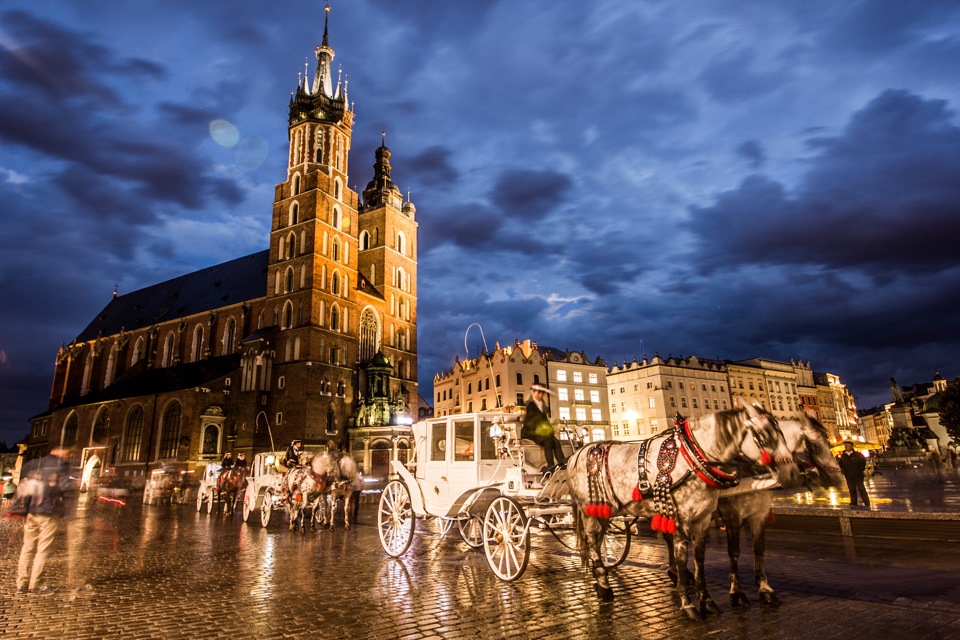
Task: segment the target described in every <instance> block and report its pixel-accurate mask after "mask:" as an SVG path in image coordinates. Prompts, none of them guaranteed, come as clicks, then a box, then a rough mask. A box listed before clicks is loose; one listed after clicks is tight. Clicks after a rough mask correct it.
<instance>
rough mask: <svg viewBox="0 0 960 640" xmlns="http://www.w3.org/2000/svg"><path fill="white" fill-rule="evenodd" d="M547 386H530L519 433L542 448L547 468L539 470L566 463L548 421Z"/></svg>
mask: <svg viewBox="0 0 960 640" xmlns="http://www.w3.org/2000/svg"><path fill="white" fill-rule="evenodd" d="M547 393H548V391H547V388H546V387H542V386H540V385H539V384H535V385H532V386H531V387H530V400H528V401H527V406H526V411H525V412H524V414H523V428H522V429H521V432H520V435H521V436H522V437H524V438H528V439H530V440H533V441H534V442H536V443H537V444H538V445H540V446H541V447H542V448H543V455H544V457H545V458H546V460H547V468H546V469H541V471H554V470H556V469H557V468H559V467H562V466H563V465H565V464H566V463H567V459H566V457H564V455H563V449H561V448H560V440H558V439H557V436H556V435H554V433H553V425H552V424H551V423H550V408H549V407H548V406H547V403H546V397H547Z"/></svg>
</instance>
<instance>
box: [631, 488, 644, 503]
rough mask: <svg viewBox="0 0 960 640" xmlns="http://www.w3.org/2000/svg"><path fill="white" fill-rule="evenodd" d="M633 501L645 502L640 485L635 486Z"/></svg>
mask: <svg viewBox="0 0 960 640" xmlns="http://www.w3.org/2000/svg"><path fill="white" fill-rule="evenodd" d="M633 501H634V502H643V495H641V493H640V487H634V488H633Z"/></svg>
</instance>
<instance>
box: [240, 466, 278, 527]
mask: <svg viewBox="0 0 960 640" xmlns="http://www.w3.org/2000/svg"><path fill="white" fill-rule="evenodd" d="M282 456H283V454H282V453H279V452H272V453H271V452H266V453H258V454H257V455H255V456H253V463H252V464H251V465H250V475H249V476H248V477H247V488H246V490H245V491H244V493H243V510H242V514H243V521H244V522H247V521H248V520H249V519H250V515H251V514H253V513H259V514H260V524H261V525H263V526H264V527H266V526H267V525H268V524H270V518H271V516H272V515H273V512H274V510H275V509H278V508H282V506H283V504H284V499H283V496H282V494H281V488H282V486H283V473H281V472H280V471H279V470H278V469H277V460H279V459H280V458H281V457H282Z"/></svg>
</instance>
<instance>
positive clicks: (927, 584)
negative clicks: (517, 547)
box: [0, 498, 960, 640]
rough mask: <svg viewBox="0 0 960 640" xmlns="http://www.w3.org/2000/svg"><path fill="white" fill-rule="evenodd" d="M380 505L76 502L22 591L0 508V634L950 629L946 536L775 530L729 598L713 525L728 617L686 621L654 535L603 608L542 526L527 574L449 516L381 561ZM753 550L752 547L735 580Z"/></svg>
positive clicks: (719, 587) (687, 634) (740, 635)
mask: <svg viewBox="0 0 960 640" xmlns="http://www.w3.org/2000/svg"><path fill="white" fill-rule="evenodd" d="M374 514H375V507H374V505H372V504H366V505H363V508H362V511H361V523H360V525H359V526H356V527H354V528H353V529H352V530H350V531H344V530H342V529H340V530H335V531H318V532H311V531H309V530H308V531H307V532H306V533H305V534H302V535H301V534H299V533H292V532H290V531H288V530H287V529H286V526H285V517H283V516H280V517H276V515H275V518H274V521H273V522H272V523H271V524H270V527H269V528H267V529H264V528H262V527H261V526H260V523H259V522H254V521H253V520H252V519H251V521H250V522H249V523H246V524H244V523H242V522H241V519H240V516H239V515H237V516H235V517H234V518H232V519H225V518H224V517H222V516H217V515H212V516H211V515H207V514H206V513H202V514H201V513H197V512H196V511H195V510H193V509H192V508H190V507H188V506H144V505H141V504H139V503H137V502H135V501H131V503H130V504H129V505H127V506H123V507H119V506H116V505H110V504H108V503H105V502H101V501H97V500H93V499H90V498H83V499H82V500H81V504H80V505H79V506H78V510H77V513H76V515H75V516H74V517H73V518H71V519H70V520H69V521H68V525H67V527H66V528H65V531H64V532H62V535H61V536H60V538H59V540H58V542H57V545H56V549H57V555H56V557H55V558H54V559H53V560H52V562H51V563H50V564H49V565H48V570H47V571H48V573H47V578H48V582H49V583H51V584H52V585H54V586H55V587H57V590H56V591H55V593H54V594H53V595H33V594H19V593H15V591H14V573H15V567H16V560H17V554H18V551H19V544H20V532H19V523H18V522H16V521H13V520H9V519H0V523H2V524H0V526H2V530H0V543H2V548H3V553H2V557H0V569H2V575H3V576H4V577H3V580H2V585H0V603H2V613H0V636H3V637H4V638H10V639H13V638H63V639H68V640H72V639H84V638H268V639H269V638H330V639H334V638H337V639H339V638H410V639H419V638H444V639H446V638H485V639H491V638H516V639H527V638H530V639H532V638H617V639H620V638H623V639H627V638H655V639H658V640H660V639H666V638H669V639H673V638H678V639H688V638H689V639H694V638H696V639H701V638H737V639H744V640H750V639H755V638H756V639H760V638H817V640H831V639H842V640H853V639H855V638H870V639H871V640H876V639H877V638H897V637H904V638H910V640H924V639H928V638H929V639H932V638H960V581H958V580H957V577H958V576H957V572H958V571H960V545H956V544H953V545H951V544H931V543H922V542H919V543H913V542H911V543H909V547H906V546H904V543H892V542H876V541H874V542H867V543H864V542H861V541H859V540H857V541H853V540H852V539H849V538H846V539H843V538H837V537H832V538H830V539H820V538H817V537H815V536H813V535H806V534H787V533H778V534H776V535H773V536H771V537H770V539H769V540H768V548H769V551H768V568H769V573H770V576H771V579H772V581H773V583H774V586H775V587H776V588H777V590H778V593H779V595H780V598H781V600H782V603H783V604H782V606H781V607H779V608H776V609H771V608H764V607H761V606H760V605H759V604H754V605H753V606H752V607H750V608H747V609H743V610H732V609H731V608H730V607H729V605H728V603H727V598H726V595H725V591H726V554H725V551H724V549H725V547H724V545H723V544H722V542H721V539H720V535H719V532H718V531H716V530H714V531H712V533H711V541H710V543H709V549H708V554H707V556H708V575H707V577H708V584H709V587H710V589H711V593H712V594H713V596H714V598H715V599H716V600H717V602H718V603H719V604H720V605H721V606H722V607H723V608H724V613H723V614H721V615H720V616H714V617H712V618H710V619H708V620H706V621H703V622H691V621H688V620H686V619H685V617H684V616H683V615H682V614H681V613H680V611H679V610H678V608H677V605H676V597H675V596H674V595H673V593H672V592H671V588H670V584H669V582H668V581H667V578H666V576H665V557H666V554H665V552H664V549H663V546H662V544H661V543H660V542H658V541H657V540H656V539H655V538H654V537H652V536H641V537H638V538H635V541H634V545H633V548H632V549H631V552H630V555H629V558H628V560H627V562H626V563H625V565H624V566H622V567H620V568H619V569H617V570H616V571H615V575H614V576H613V578H612V584H613V586H614V589H615V591H616V593H617V598H616V599H615V600H614V601H613V602H612V603H603V604H601V603H600V602H599V601H598V600H597V598H596V596H595V594H594V591H593V588H592V586H591V583H590V581H589V580H588V576H587V572H586V571H585V570H584V569H582V568H581V567H580V564H579V560H578V558H576V557H575V555H574V554H573V553H572V552H571V551H570V550H568V549H566V548H565V547H564V546H563V545H562V544H561V543H560V542H559V541H557V540H556V539H554V538H553V537H552V536H550V535H546V534H542V533H540V534H536V535H534V539H533V545H532V546H533V552H532V555H531V560H530V565H529V566H528V568H527V570H526V573H525V574H524V575H523V576H522V577H521V578H520V579H519V580H517V581H516V582H513V583H505V582H501V581H499V580H498V579H496V578H495V577H494V575H493V573H492V572H491V571H490V569H489V567H488V566H487V564H486V560H485V558H484V555H483V552H482V551H479V552H477V551H473V550H471V549H469V548H468V547H467V546H466V545H465V544H464V543H463V542H461V541H460V538H459V535H458V534H457V533H456V530H455V529H454V531H453V532H452V533H451V535H450V536H448V537H447V538H446V539H442V538H441V537H440V536H439V534H438V533H437V527H436V523H435V522H426V523H423V522H421V523H419V530H418V535H417V537H416V539H415V541H414V544H413V546H412V547H411V549H410V550H409V551H408V552H407V554H406V555H405V556H404V557H403V559H402V560H392V559H389V558H387V556H386V555H385V554H384V553H383V551H382V550H381V548H380V545H379V541H378V538H377V531H376V528H375V526H374V525H373V522H374V521H373V518H374ZM561 537H562V538H563V537H566V536H565V535H564V536H561ZM814 540H816V541H815V542H814ZM745 546H746V545H745ZM751 564H752V563H751V561H750V554H749V553H746V552H745V553H744V556H743V559H742V561H741V574H742V576H743V579H744V584H745V586H747V585H749V584H750V583H751V582H752V579H751V578H749V573H750V572H751V571H750V569H751ZM748 593H749V592H748ZM751 595H752V594H751ZM753 600H754V601H756V598H755V597H754V598H753Z"/></svg>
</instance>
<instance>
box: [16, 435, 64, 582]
mask: <svg viewBox="0 0 960 640" xmlns="http://www.w3.org/2000/svg"><path fill="white" fill-rule="evenodd" d="M69 456H70V451H69V450H68V449H63V448H59V447H58V448H56V449H53V450H52V451H51V452H50V455H47V456H44V457H43V458H36V459H34V460H31V461H30V462H28V463H26V464H25V465H23V471H21V472H20V486H19V487H18V488H17V498H19V499H22V501H23V505H24V506H23V511H24V515H25V518H24V522H23V547H22V548H21V549H20V562H19V563H18V564H17V591H21V592H22V591H27V590H29V591H30V592H31V593H50V588H49V587H47V586H45V585H41V584H40V576H41V575H42V574H43V568H44V567H45V566H46V564H47V555H48V554H49V552H50V546H51V545H52V544H53V539H54V537H55V536H56V534H57V529H59V527H60V518H61V517H63V514H64V511H65V508H64V504H63V496H64V493H66V491H67V490H68V489H69V488H70V473H69V470H70V469H69V466H68V464H67V459H68V458H69Z"/></svg>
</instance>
